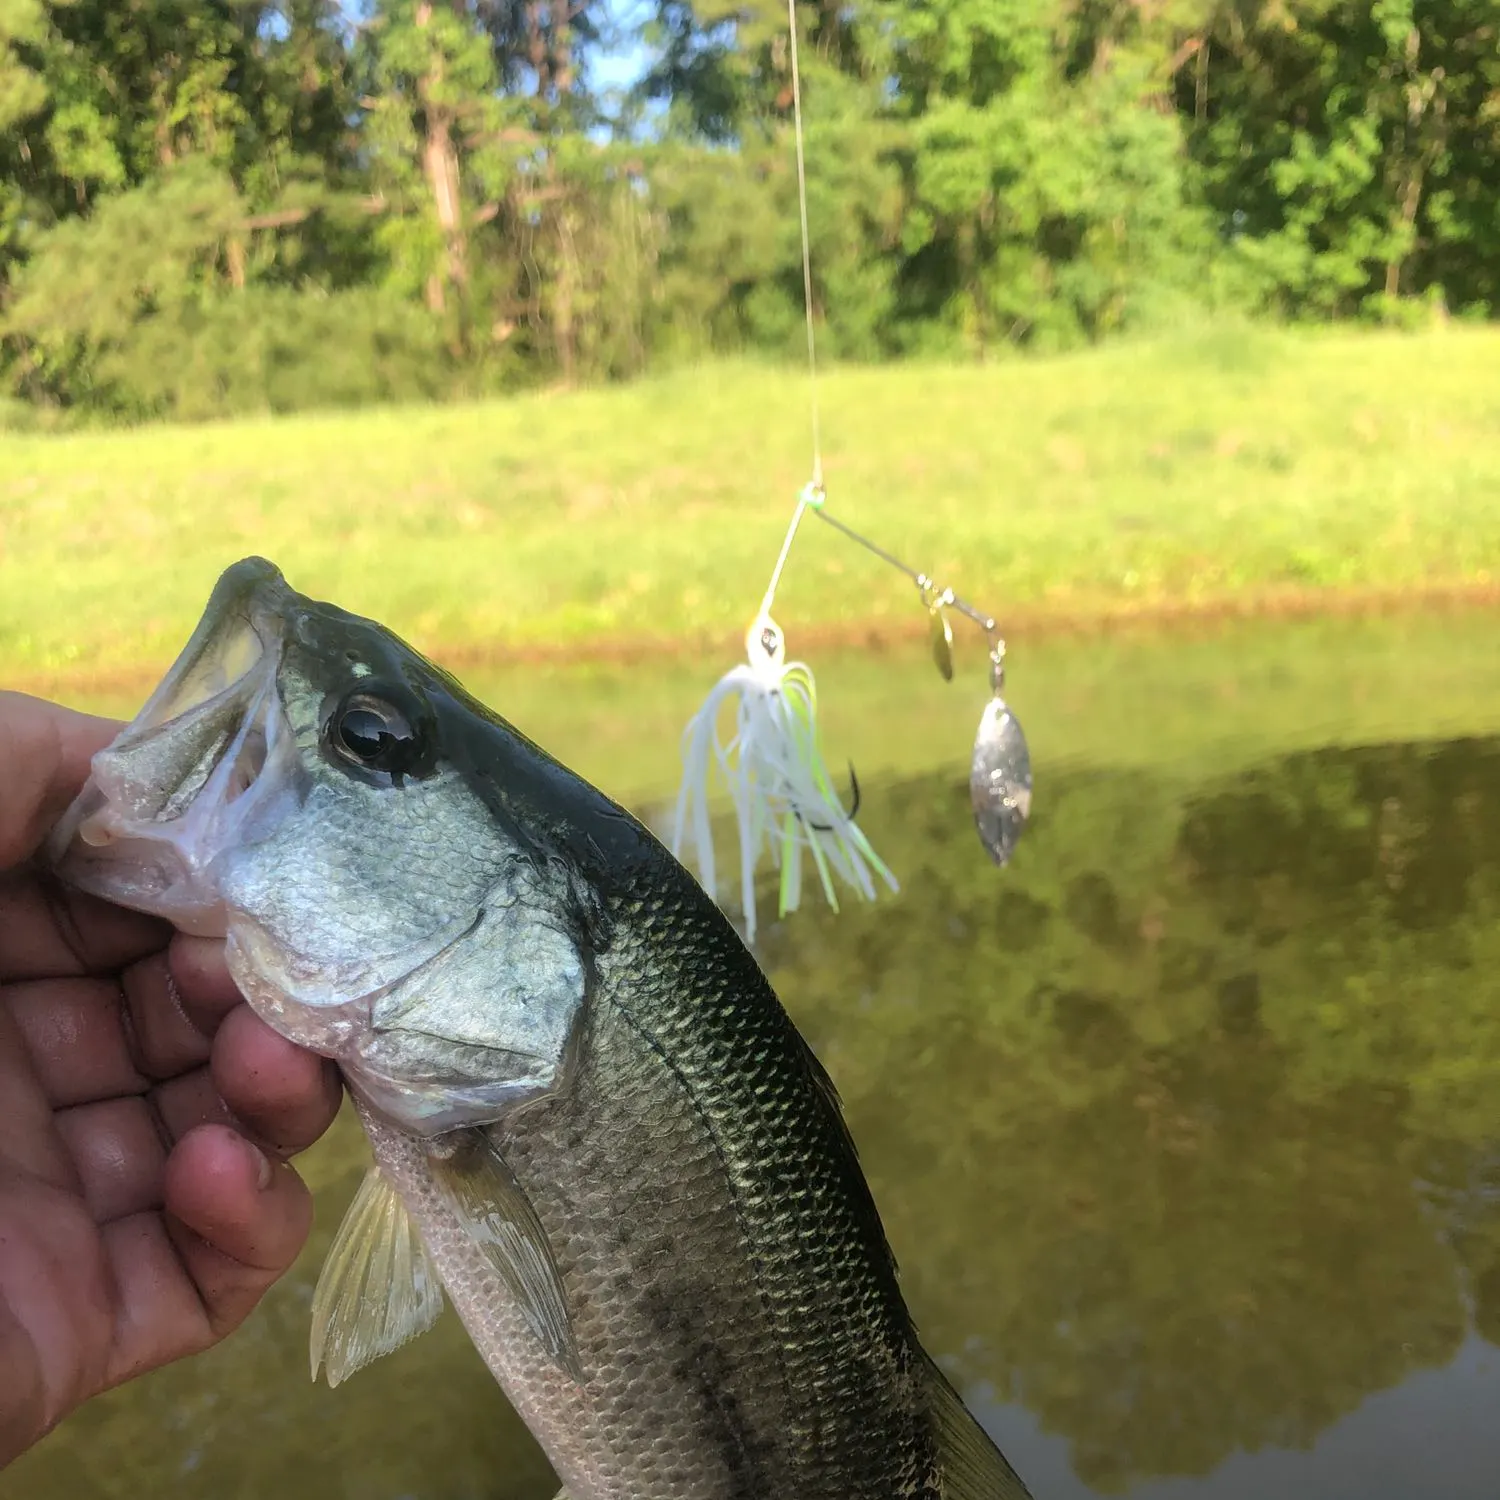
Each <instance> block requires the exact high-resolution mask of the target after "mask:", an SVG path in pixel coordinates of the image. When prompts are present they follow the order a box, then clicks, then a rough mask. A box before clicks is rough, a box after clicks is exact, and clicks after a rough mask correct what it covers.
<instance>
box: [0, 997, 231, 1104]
mask: <svg viewBox="0 0 1500 1500" xmlns="http://www.w3.org/2000/svg"><path fill="white" fill-rule="evenodd" d="M0 993H3V994H4V997H5V1004H6V1006H7V1007H8V1009H9V1011H10V1015H11V1019H12V1020H13V1021H14V1022H15V1024H16V1027H17V1029H18V1030H19V1031H20V1033H21V1037H22V1039H23V1040H24V1041H25V1043H26V1048H27V1051H28V1052H29V1054H30V1056H31V1062H32V1065H33V1068H34V1071H35V1075H36V1079H37V1082H38V1083H39V1084H40V1085H41V1088H42V1092H43V1093H44V1094H45V1095H46V1098H47V1102H48V1104H49V1105H50V1106H51V1107H52V1108H53V1109H64V1108H66V1107H68V1106H69V1105H74V1104H91V1103H93V1102H95V1101H96V1100H100V1099H114V1098H118V1097H119V1096H120V1095H122V1094H144V1093H145V1091H146V1087H147V1079H146V1077H145V1076H144V1074H142V1072H141V1071H140V1070H139V1069H138V1068H137V1066H136V1062H135V1058H134V1056H133V1055H132V1049H131V1046H130V1042H129V1037H128V1035H127V1030H126V1022H125V1017H124V1002H123V999H122V996H121V993H120V987H119V986H118V985H116V984H111V983H110V982H109V981H108V980H107V979H43V980H33V981H32V982H30V983H28V984H12V985H7V986H6V987H5V989H4V991H3V992H0ZM203 1051H204V1053H205V1055H206V1054H207V1051H208V1043H207V1042H204V1043H203Z"/></svg>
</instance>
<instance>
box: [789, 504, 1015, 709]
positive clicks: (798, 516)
mask: <svg viewBox="0 0 1500 1500" xmlns="http://www.w3.org/2000/svg"><path fill="white" fill-rule="evenodd" d="M827 498H828V496H827V491H826V490H825V489H824V488H823V486H822V485H821V484H820V483H817V482H814V483H812V484H809V485H808V486H807V487H806V488H805V489H804V490H803V491H802V493H801V494H800V495H799V496H798V497H797V509H796V511H795V512H794V514H793V516H792V524H791V526H790V527H789V528H788V530H787V538H786V543H785V545H784V546H783V548H782V555H781V558H780V559H779V560H778V562H777V566H776V577H777V578H778V579H779V578H780V576H781V569H782V567H783V566H784V565H785V562H786V553H787V549H788V548H790V546H791V542H792V537H793V536H794V535H795V534H796V530H797V525H798V523H799V522H800V521H801V520H802V513H803V511H805V510H811V511H812V512H813V513H814V514H815V515H816V516H817V517H818V519H819V520H822V521H826V522H827V523H828V524H829V525H830V526H832V527H833V529H834V530H835V531H839V532H842V533H843V534H844V535H845V536H846V537H848V538H849V540H850V541H851V542H858V543H859V545H860V546H861V547H863V548H864V549H865V551H866V552H870V553H873V554H874V555H875V556H876V557H878V558H879V559H880V560H881V562H883V563H886V564H888V565H889V566H890V567H893V568H895V569H896V571H897V572H898V573H904V574H905V575H906V576H907V577H908V578H909V579H911V581H912V582H913V583H914V584H916V586H917V589H918V592H920V594H921V595H922V602H923V604H925V605H926V606H927V608H928V609H930V610H931V609H944V608H951V609H954V610H956V611H957V612H958V613H959V614H961V615H962V616H963V617H964V618H965V619H967V620H970V621H972V622H973V623H974V624H975V625H977V626H978V627H979V628H980V629H981V630H982V631H984V633H985V636H986V638H987V639H988V641H989V647H990V686H991V688H992V689H993V690H994V691H995V692H996V693H997V694H998V693H999V692H1000V691H1001V690H1002V689H1003V688H1004V686H1005V641H1004V639H1003V637H1002V636H1001V635H1000V627H999V626H998V625H997V624H996V623H995V618H994V616H993V615H987V614H985V613H984V612H983V611H982V610H980V609H976V608H975V606H974V605H972V604H970V603H969V601H968V600H967V599H961V598H959V596H958V595H957V594H955V593H954V592H953V590H952V589H950V588H942V587H940V586H939V585H938V583H937V581H936V580H935V579H933V578H930V577H928V575H927V574H926V573H919V572H918V571H917V570H916V569H915V568H913V567H911V566H910V565H909V564H908V563H904V562H902V561H901V559H900V558H899V557H896V556H894V555H893V554H892V553H889V552H887V551H886V550H885V548H884V547H881V546H879V545H878V544H876V543H875V542H872V541H871V540H870V539H869V537H867V536H862V535H861V534H860V533H859V532H857V531H856V530H855V529H854V528H853V527H852V526H850V525H849V524H848V523H847V522H844V521H841V520H839V518H838V517H837V516H835V515H831V514H830V513H829V511H828V508H827V503H826V502H827Z"/></svg>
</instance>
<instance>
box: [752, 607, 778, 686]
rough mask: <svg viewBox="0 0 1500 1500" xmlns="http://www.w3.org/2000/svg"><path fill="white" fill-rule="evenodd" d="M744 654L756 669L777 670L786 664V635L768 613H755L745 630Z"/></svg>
mask: <svg viewBox="0 0 1500 1500" xmlns="http://www.w3.org/2000/svg"><path fill="white" fill-rule="evenodd" d="M745 654H746V655H747V656H748V657H749V658H750V665H751V666H752V667H754V668H755V669H756V670H757V671H772V672H779V671H780V670H781V669H782V668H783V667H784V666H785V665H786V637H785V636H784V635H783V634H782V633H781V626H779V625H778V624H777V623H776V622H775V620H773V619H772V618H771V617H770V615H768V614H760V615H756V617H755V619H754V620H752V621H751V622H750V628H749V629H748V630H747V631H746V632H745Z"/></svg>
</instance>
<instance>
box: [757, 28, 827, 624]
mask: <svg viewBox="0 0 1500 1500" xmlns="http://www.w3.org/2000/svg"><path fill="white" fill-rule="evenodd" d="M786 21H787V34H788V37H789V40H790V43H791V60H792V130H793V134H794V136H795V138H796V142H797V210H798V213H799V215H800V218H801V223H802V314H803V319H804V321H805V322H806V324H807V387H808V398H809V403H810V405H811V407H812V483H811V484H810V485H809V486H808V487H807V489H805V490H803V492H802V494H801V496H800V497H799V499H798V501H797V508H796V510H794V511H793V512H792V519H791V523H790V524H789V525H788V526H787V529H786V535H785V536H784V537H783V538H782V541H781V552H780V555H779V556H778V557H777V559H776V566H775V567H774V568H772V569H771V581H770V583H768V584H767V585H766V595H765V598H764V599H763V600H762V601H761V606H760V612H761V614H763V615H768V614H770V612H771V605H772V604H773V603H774V602H775V599H776V588H777V585H778V584H779V583H780V582H781V571H782V569H783V568H785V567H786V560H787V556H788V554H789V553H790V552H791V550H792V539H793V538H794V537H795V536H796V535H797V527H798V526H799V525H801V523H802V512H803V511H804V510H806V509H807V505H808V501H809V499H810V498H811V497H812V496H817V497H818V498H819V499H820V500H821V497H822V493H823V439H822V434H821V432H820V430H819V421H818V345H817V338H816V335H815V334H814V332H813V283H812V242H811V237H810V235H809V234H808V229H807V155H806V151H805V150H804V148H803V143H802V70H801V67H800V66H799V64H798V58H797V0H786Z"/></svg>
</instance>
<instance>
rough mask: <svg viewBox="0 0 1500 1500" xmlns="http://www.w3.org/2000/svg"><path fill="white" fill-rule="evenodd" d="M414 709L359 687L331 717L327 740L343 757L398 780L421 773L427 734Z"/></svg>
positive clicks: (354, 763)
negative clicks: (420, 725) (418, 724)
mask: <svg viewBox="0 0 1500 1500" xmlns="http://www.w3.org/2000/svg"><path fill="white" fill-rule="evenodd" d="M416 718H417V714H416V712H415V711H414V710H413V709H408V708H404V707H401V706H398V705H397V704H395V703H393V702H392V701H391V700H390V698H388V697H385V696H383V695H382V694H380V693H375V692H371V691H370V690H369V689H368V688H364V687H360V688H357V689H355V691H353V692H351V693H349V694H348V695H347V696H346V697H345V698H344V700H343V701H342V702H341V703H340V704H339V705H338V706H337V707H336V708H335V709H334V711H333V713H332V715H330V717H329V720H328V729H327V737H328V743H329V745H330V746H331V747H332V748H333V750H334V752H335V754H337V755H338V756H339V758H340V759H342V760H345V761H347V762H349V763H350V764H351V765H355V766H358V767H360V768H361V769H362V770H365V771H381V772H384V773H386V774H387V775H389V776H391V777H393V778H395V779H398V780H399V778H400V777H402V776H404V775H410V774H420V773H421V770H422V762H423V760H424V759H425V755H424V749H425V744H424V736H423V735H422V734H421V733H420V731H419V729H418V728H417V726H416V724H415V722H414V720H416Z"/></svg>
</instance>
